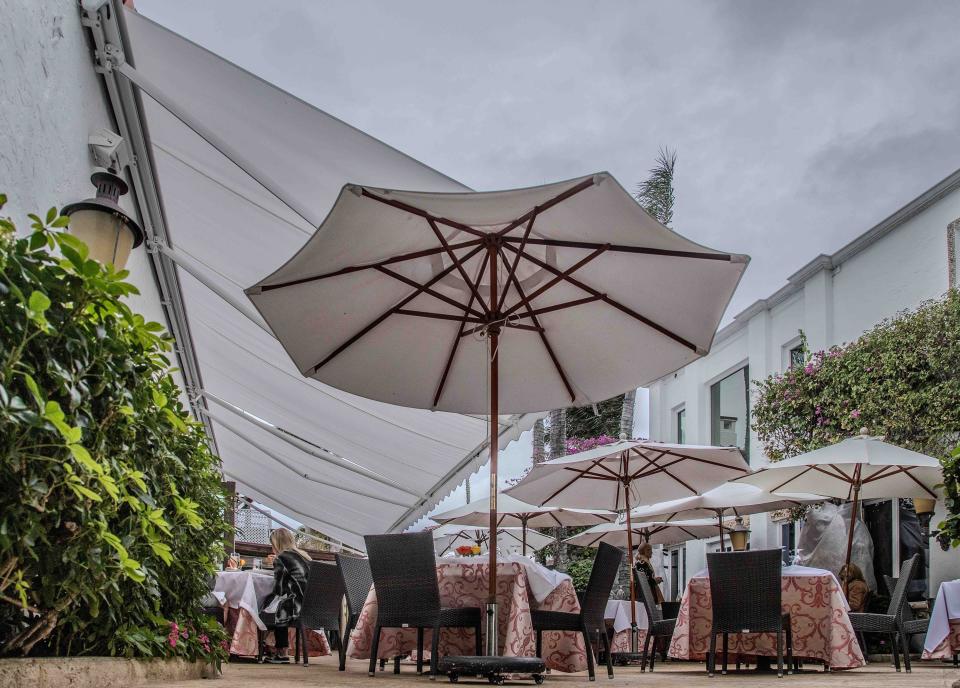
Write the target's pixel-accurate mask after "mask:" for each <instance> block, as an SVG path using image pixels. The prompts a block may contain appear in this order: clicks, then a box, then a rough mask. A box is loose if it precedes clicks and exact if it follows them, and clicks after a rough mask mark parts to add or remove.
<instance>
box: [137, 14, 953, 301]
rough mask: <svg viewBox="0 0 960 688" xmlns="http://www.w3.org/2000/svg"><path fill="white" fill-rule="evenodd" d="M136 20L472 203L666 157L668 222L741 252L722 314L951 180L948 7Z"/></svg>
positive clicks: (623, 176) (636, 176)
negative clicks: (419, 164)
mask: <svg viewBox="0 0 960 688" xmlns="http://www.w3.org/2000/svg"><path fill="white" fill-rule="evenodd" d="M136 6H137V8H138V9H139V11H140V12H142V13H143V14H144V15H146V16H149V17H151V18H153V19H155V20H156V21H158V22H160V23H161V24H163V25H165V26H167V27H169V28H171V29H173V30H174V31H176V32H178V33H180V34H182V35H184V36H186V37H187V38H190V39H191V40H194V41H196V42H198V43H200V44H201V45H203V46H205V47H207V48H209V49H210V50H212V51H214V52H216V53H218V54H220V55H222V56H223V57H225V58H227V59H228V60H230V61H232V62H235V63H237V64H239V65H241V66H242V67H244V68H246V69H248V70H250V71H252V72H254V73H256V74H258V75H259V76H261V77H263V78H265V79H267V80H269V81H271V82H273V83H275V84H277V85H278V86H280V87H281V88H283V89H285V90H287V91H290V92H292V93H293V94H295V95H297V96H299V97H301V98H303V99H305V100H307V101H309V102H311V103H313V104H315V105H316V106H318V107H320V108H322V109H324V110H326V111H327V112H329V113H331V114H333V115H336V116H338V117H340V118H341V119H344V120H346V121H347V122H349V123H351V124H353V125H355V126H357V127H359V128H361V129H363V130H365V131H367V132H368V133H370V134H372V135H374V136H376V137H378V138H380V139H382V140H384V141H386V142H387V143H390V144H392V145H394V146H396V147H397V148H400V149H401V150H403V151H405V152H407V153H409V154H411V155H413V156H414V157H416V158H418V159H420V160H422V161H423V162H425V163H427V164H429V165H431V166H433V167H435V168H436V169H438V170H440V171H442V172H444V173H446V174H448V175H450V176H452V177H454V178H456V179H458V180H460V181H462V182H464V183H466V184H468V185H469V186H471V187H473V188H475V189H483V190H489V189H497V188H508V187H513V186H524V185H529V184H538V183H543V182H548V181H553V180H558V179H566V178H569V177H574V176H577V175H582V174H585V173H589V172H594V171H598V170H608V171H610V172H612V173H613V174H614V175H615V176H616V177H617V178H618V179H619V180H620V181H621V182H623V184H624V185H625V186H627V187H628V188H633V186H634V185H635V184H636V182H638V181H639V180H641V179H642V178H643V177H644V176H645V173H646V171H647V170H648V169H649V167H650V166H651V164H652V162H653V159H654V157H655V155H656V153H657V149H658V148H659V147H661V146H670V147H672V148H675V149H676V150H677V152H678V156H679V162H678V168H677V178H676V194H677V207H676V215H675V219H674V228H675V229H677V230H678V231H680V232H681V233H683V234H685V235H687V236H689V237H690V238H692V239H694V240H697V241H700V242H703V243H706V244H708V245H710V246H713V247H716V248H720V249H724V250H729V251H733V252H740V253H748V254H750V255H751V256H752V257H753V262H752V263H751V265H750V268H749V269H748V271H747V273H746V276H745V278H744V281H743V283H742V285H741V287H740V289H739V291H738V293H737V295H736V296H735V298H734V301H733V303H732V305H731V308H730V310H729V311H728V314H727V317H728V319H729V317H730V316H732V315H733V314H735V313H736V312H738V311H740V310H742V309H743V308H745V307H746V306H748V305H749V304H750V303H752V302H753V301H754V300H756V299H758V298H763V297H765V296H767V295H769V294H770V293H772V292H773V291H775V290H776V289H777V288H779V287H780V286H781V285H782V284H783V283H784V281H785V280H786V277H787V276H788V275H790V274H791V273H793V272H794V271H795V270H796V269H798V268H799V267H800V266H802V265H803V264H805V263H806V262H807V261H809V260H810V259H812V258H813V257H814V256H816V255H817V254H819V253H830V252H833V251H835V250H836V249H838V248H839V247H841V246H842V245H843V244H845V243H846V242H847V241H849V240H850V239H852V238H853V237H855V236H857V235H859V234H860V233H862V232H864V231H865V230H867V229H869V227H871V226H872V225H873V224H875V223H876V222H877V221H879V220H881V219H883V218H884V217H885V216H887V215H889V214H890V213H891V212H893V211H894V210H896V209H897V208H899V207H900V206H902V205H903V204H905V203H906V202H907V201H909V200H910V199H912V198H913V197H914V196H916V195H918V194H919V193H920V192H922V191H924V190H925V189H927V188H929V187H930V186H932V185H933V184H934V183H936V182H937V181H939V180H940V179H941V178H943V177H944V176H946V175H947V174H949V173H951V172H952V171H954V170H955V169H957V168H958V167H960V88H958V83H960V47H958V45H960V44H958V38H957V33H956V30H957V27H958V26H960V3H957V2H946V1H942V2H933V1H928V2H922V1H911V2H904V1H897V2H886V1H881V0H864V1H862V2H853V1H846V2H834V1H826V2H812V1H810V0H807V1H805V2H786V1H784V2H777V1H775V0H754V1H747V0H736V2H734V1H733V0H730V1H728V2H720V1H715V0H712V1H710V2H693V1H690V2H687V1H684V2H669V3H668V2H663V3H652V2H637V1H635V0H633V1H630V2H610V1H608V2H593V3H584V2H564V1H557V0H552V1H550V2H490V1H487V0H485V1H483V2H473V3H464V2H452V1H450V0H444V1H442V2H402V3H401V2H385V1H384V2H377V3H373V2H357V1H355V0H351V1H350V2H339V3H333V2H323V3H320V2H311V1H308V0H301V1H300V2H296V1H293V0H287V1H285V2H272V3H264V2H262V1H259V0H257V1H252V0H217V1H214V0H204V1H203V2H196V1H195V0H194V1H187V0H136ZM264 126H269V123H264Z"/></svg>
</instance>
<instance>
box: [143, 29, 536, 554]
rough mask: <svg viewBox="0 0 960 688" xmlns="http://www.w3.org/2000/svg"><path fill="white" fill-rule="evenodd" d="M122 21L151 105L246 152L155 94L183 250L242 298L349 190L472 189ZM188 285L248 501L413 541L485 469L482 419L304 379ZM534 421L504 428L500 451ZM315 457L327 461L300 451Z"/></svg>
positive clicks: (206, 388) (156, 124)
mask: <svg viewBox="0 0 960 688" xmlns="http://www.w3.org/2000/svg"><path fill="white" fill-rule="evenodd" d="M125 20H126V25H127V32H128V35H129V43H130V45H128V46H126V48H127V55H126V57H127V61H128V62H129V63H130V65H132V68H133V69H135V70H136V73H137V74H138V75H140V76H141V77H143V78H144V79H145V80H147V82H148V83H150V84H151V87H153V88H154V89H155V90H156V93H155V94H154V95H155V96H157V95H158V94H159V93H160V92H162V93H163V94H166V95H167V96H172V97H173V98H175V100H176V103H177V105H178V107H179V108H180V114H181V115H183V114H184V113H186V114H187V115H189V117H188V118H186V119H188V120H189V121H195V122H202V123H203V124H204V125H205V126H206V127H208V128H211V129H213V130H215V131H216V135H217V137H219V140H220V141H222V142H226V143H227V144H229V145H230V146H231V147H232V148H233V149H234V150H237V151H242V154H243V160H236V159H235V160H234V161H231V160H230V159H229V158H227V157H226V156H225V155H224V154H223V153H221V152H220V151H219V150H218V149H217V148H215V147H214V146H213V145H211V144H210V143H208V142H207V140H205V139H204V138H203V137H201V136H200V135H199V134H197V133H196V132H195V131H194V130H192V129H191V128H190V127H188V126H186V125H185V124H184V122H183V121H181V119H177V118H176V117H174V116H173V115H172V114H171V113H170V111H169V110H168V109H167V108H165V107H163V106H161V105H160V104H159V103H158V102H157V101H158V100H159V101H162V100H163V98H162V97H159V96H158V97H157V98H156V100H155V99H154V97H151V95H150V94H149V93H142V100H143V117H144V119H145V120H146V124H147V126H148V129H149V134H150V140H151V145H152V155H153V157H154V163H155V168H156V170H157V177H158V184H159V187H160V190H161V192H162V201H163V207H164V214H165V218H166V222H167V224H168V227H169V230H170V236H171V238H172V239H171V241H172V243H173V246H172V248H173V249H175V251H177V252H179V253H182V254H186V255H187V256H189V257H190V258H192V259H193V261H195V266H196V265H199V266H200V268H201V269H202V270H204V271H205V276H204V277H205V280H210V281H213V282H215V283H216V285H217V286H218V288H219V289H221V290H222V291H223V292H226V293H228V294H229V295H230V296H234V297H235V301H237V302H240V301H243V300H245V297H244V295H243V292H242V286H243V285H250V284H253V283H255V282H256V281H257V280H259V279H261V278H262V277H263V276H264V275H266V274H268V273H270V272H271V271H272V270H273V269H275V268H276V267H277V266H278V265H281V264H282V263H283V262H284V261H285V260H287V258H289V257H290V256H291V255H292V254H293V253H295V252H296V251H297V250H298V249H299V248H300V247H301V246H302V245H303V243H304V242H305V241H306V240H307V239H308V238H309V237H310V236H311V234H312V233H313V232H314V231H315V229H316V226H317V225H318V224H319V223H320V222H321V221H322V220H323V218H324V217H325V216H326V214H327V212H328V211H329V209H330V207H331V206H332V204H333V202H334V201H335V200H336V197H337V194H338V193H339V191H340V189H341V188H342V187H343V185H344V183H346V182H347V181H348V180H349V181H355V182H360V183H364V184H370V185H373V186H388V187H405V188H417V189H425V190H435V191H454V192H456V191H465V190H467V189H466V187H464V186H463V185H462V184H459V183H458V182H456V181H454V180H452V179H450V178H448V177H446V176H444V175H442V174H440V173H439V172H436V171H435V170H432V169H430V168H429V167H427V166H426V165H424V164H422V163H420V162H418V161H416V160H414V159H412V158H410V157H408V156H406V155H404V154H403V153H400V152H399V151H397V150H395V149H393V148H391V147H390V146H387V145H386V144H384V143H382V142H380V141H378V140H376V139H374V138H372V137H370V136H368V135H367V134H364V133H363V132H361V131H359V130H357V129H355V128H353V127H351V126H349V125H347V124H345V123H344V122H341V121H340V120H338V119H336V118H334V117H332V116H330V115H328V114H326V113H324V112H322V111H320V110H317V109H316V108H314V107H312V106H310V105H308V104H306V103H304V102H302V101H300V100H298V99H296V98H294V97H293V96H291V95H290V94H288V93H285V92H283V91H281V90H280V89H278V88H276V87H274V86H272V85H270V84H269V83H266V82H264V81H262V80H261V79H259V78H257V77H255V76H253V75H252V74H249V73H247V72H245V71H244V70H242V69H240V68H238V67H237V66H235V65H233V64H230V63H229V62H226V61H225V60H223V59H221V58H219V57H217V56H216V55H214V54H212V53H210V52H208V51H206V50H205V49H203V48H201V47H199V46H197V45H195V44H193V43H191V42H190V41H187V40H186V39H184V38H182V37H180V36H178V35H176V34H174V33H172V32H170V31H168V30H167V29H164V28H163V27H161V26H159V25H157V24H155V23H153V22H151V21H150V20H149V19H146V18H144V17H142V16H140V15H138V14H136V13H135V12H132V11H128V12H127V13H126V17H125ZM144 88H145V87H144ZM167 105H168V106H169V103H167ZM238 163H239V164H242V165H243V166H244V168H245V169H246V171H244V169H241V168H240V167H239V166H238ZM248 172H250V174H248ZM251 175H253V176H251ZM254 177H256V178H254ZM258 179H259V180H260V181H261V182H264V181H265V180H268V181H267V182H265V184H261V183H259V182H258V181H257V180H258ZM265 186H267V187H270V188H273V189H277V188H282V189H283V190H284V196H285V197H286V198H287V199H291V198H292V199H296V203H295V204H285V203H284V202H282V201H280V200H279V199H278V198H277V197H276V196H275V195H274V194H272V193H271V192H269V191H267V189H266V188H265ZM290 205H295V207H296V209H297V210H296V211H294V210H292V209H291V207H290ZM178 274H179V278H180V282H181V294H182V298H183V301H184V304H185V308H186V311H187V316H188V318H189V321H190V330H191V337H192V346H193V347H194V349H195V352H196V356H197V358H198V359H199V363H200V370H201V375H202V381H203V390H191V392H192V393H194V394H198V393H209V394H210V395H212V396H213V397H215V398H217V399H219V400H222V401H224V402H227V405H223V404H215V403H211V402H210V401H209V400H208V401H207V406H208V407H209V408H210V410H211V411H210V417H211V419H212V420H213V426H214V431H215V438H214V439H215V441H216V446H217V449H218V452H219V454H220V457H221V459H222V461H223V467H224V472H225V474H226V475H227V476H228V477H230V478H231V479H234V480H236V481H237V483H238V489H239V490H240V491H241V492H243V493H244V494H246V495H248V496H251V497H253V498H254V499H257V500H258V501H260V502H262V503H264V504H266V505H267V506H269V507H271V508H274V509H277V510H278V511H280V512H283V513H287V514H289V515H290V516H292V517H294V518H297V519H298V520H300V521H302V522H303V523H305V524H306V525H309V526H312V527H314V528H317V529H319V530H321V531H323V532H325V533H327V534H330V535H332V536H335V537H337V538H340V539H342V540H343V541H344V542H347V543H349V544H351V545H353V546H358V547H362V546H363V540H362V535H363V534H366V533H380V532H387V531H390V530H394V531H396V530H401V529H403V528H404V527H406V526H407V525H409V524H411V523H413V522H414V521H415V520H417V519H418V518H419V517H421V516H422V515H424V514H425V513H427V512H428V511H429V510H430V509H431V508H432V507H433V506H434V505H435V504H436V503H437V502H438V501H439V499H441V498H443V497H444V496H445V495H446V494H448V493H449V492H450V491H451V490H452V489H453V488H454V487H456V485H457V484H459V482H460V481H461V480H462V479H463V478H464V477H465V476H466V475H468V474H469V473H471V472H473V471H476V470H477V468H478V467H479V466H481V465H482V464H483V463H484V462H485V461H486V460H487V456H486V453H485V451H484V448H485V446H486V443H487V440H486V437H487V435H488V432H487V425H486V420H485V419H484V418H477V417H471V416H464V415H457V414H451V413H440V412H429V411H423V410H416V409H409V408H402V407H398V406H392V405H389V404H385V403H381V402H376V401H371V400H369V399H364V398H361V397H357V396H353V395H350V394H347V393H344V392H341V391H339V390H335V389H333V388H331V387H328V386H326V385H324V384H322V383H319V382H317V381H315V380H308V379H304V378H303V377H302V376H301V374H300V372H299V371H298V370H297V369H296V368H295V367H294V365H293V364H292V363H291V362H290V360H289V358H288V356H287V354H286V353H285V352H284V351H283V349H282V348H281V347H280V345H279V344H278V343H277V342H276V341H275V340H274V339H273V338H272V337H271V336H270V335H269V334H267V333H266V332H264V331H263V330H262V329H261V328H260V327H258V326H257V325H256V324H254V323H253V322H251V321H250V320H249V319H248V318H247V317H245V316H244V315H242V314H241V313H240V312H238V311H237V310H236V309H235V308H233V307H232V306H230V305H228V303H227V302H225V301H224V299H222V298H221V297H220V296H218V295H217V294H215V293H214V292H213V291H212V290H211V289H210V288H209V287H208V286H206V285H205V284H202V283H201V282H200V281H198V280H197V279H195V278H194V277H193V276H192V275H191V274H189V273H188V272H186V271H185V270H183V269H179V270H178ZM231 406H232V407H238V408H240V409H243V410H244V411H246V412H247V413H249V414H252V415H253V416H255V417H256V418H258V419H261V421H265V422H266V423H268V424H270V425H273V426H277V427H279V428H282V429H283V431H284V432H279V433H271V432H269V431H268V430H266V429H265V428H264V427H263V425H262V424H261V425H258V424H257V423H255V422H251V420H250V419H249V418H248V417H242V416H241V415H238V414H237V413H236V412H235V411H232V410H230V407H231ZM537 417H538V416H537V415H531V414H526V415H517V416H510V417H506V416H501V419H500V421H501V427H502V428H503V431H504V434H503V439H502V440H501V445H500V446H501V447H504V446H506V444H507V443H508V442H509V441H510V440H512V439H515V438H516V437H517V436H518V435H519V433H520V432H522V431H523V430H525V429H527V428H529V427H530V426H532V424H533V422H534V420H535V419H536V418H537ZM287 433H292V434H293V435H296V437H297V438H299V440H295V442H300V444H299V446H295V444H291V443H290V442H288V441H286V440H285V439H283V438H284V437H286V438H287V439H290V437H289V435H288V434H287ZM310 445H316V448H315V452H308V451H304V450H303V447H304V446H307V447H309V446H310ZM318 455H320V456H328V457H330V456H332V457H334V458H337V457H342V458H338V460H336V461H333V462H330V461H325V460H323V459H322V458H318ZM350 462H354V463H356V464H359V466H362V467H363V470H361V469H356V470H351V469H350V468H349V466H350ZM371 473H373V474H376V475H377V476H378V479H371V478H370V477H369V475H370V474H371ZM305 476H307V477H305ZM323 483H326V484H323ZM391 484H393V485H395V487H392V486H391ZM341 488H343V489H341ZM348 490H350V491H348ZM358 493H365V494H366V495H367V496H363V495H362V494H358Z"/></svg>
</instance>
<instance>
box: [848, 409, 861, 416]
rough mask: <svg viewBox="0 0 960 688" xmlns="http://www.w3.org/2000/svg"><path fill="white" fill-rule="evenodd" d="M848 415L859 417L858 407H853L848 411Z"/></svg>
mask: <svg viewBox="0 0 960 688" xmlns="http://www.w3.org/2000/svg"><path fill="white" fill-rule="evenodd" d="M850 417H851V418H859V417H860V409H853V410H852V411H851V412H850Z"/></svg>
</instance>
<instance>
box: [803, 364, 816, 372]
mask: <svg viewBox="0 0 960 688" xmlns="http://www.w3.org/2000/svg"><path fill="white" fill-rule="evenodd" d="M815 370H816V367H815V366H814V365H813V363H808V364H807V365H805V366H803V372H805V373H806V374H807V375H813V371H815Z"/></svg>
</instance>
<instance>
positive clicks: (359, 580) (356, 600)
mask: <svg viewBox="0 0 960 688" xmlns="http://www.w3.org/2000/svg"><path fill="white" fill-rule="evenodd" d="M337 568H338V569H340V576H341V578H342V579H343V587H344V590H345V591H346V594H347V609H348V610H350V615H351V616H353V615H355V614H359V613H360V612H361V611H362V610H363V604H364V602H366V601H367V595H369V594H370V588H371V586H372V585H373V574H371V573H370V561H369V560H368V559H362V558H360V557H348V556H346V555H345V554H338V555H337Z"/></svg>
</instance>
